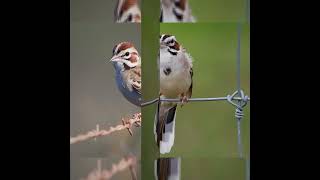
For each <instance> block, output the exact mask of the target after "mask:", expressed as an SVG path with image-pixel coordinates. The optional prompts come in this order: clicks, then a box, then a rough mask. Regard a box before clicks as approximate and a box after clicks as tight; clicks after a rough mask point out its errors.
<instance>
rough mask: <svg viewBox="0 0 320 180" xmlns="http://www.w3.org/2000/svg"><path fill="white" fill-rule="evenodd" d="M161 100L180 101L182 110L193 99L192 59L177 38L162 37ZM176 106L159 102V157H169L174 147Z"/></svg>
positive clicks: (171, 103) (156, 120)
mask: <svg viewBox="0 0 320 180" xmlns="http://www.w3.org/2000/svg"><path fill="white" fill-rule="evenodd" d="M159 56H160V57H159V60H158V66H159V72H160V94H159V95H160V98H172V99H175V98H179V99H180V100H181V106H182V105H184V104H185V103H186V102H187V101H188V99H189V98H190V97H191V95H192V84H193V81H192V77H193V69H192V66H193V65H192V58H191V56H190V55H189V54H188V53H187V52H186V49H184V48H183V47H182V46H181V45H180V44H179V43H178V42H177V40H176V38H175V36H172V35H168V34H163V35H161V36H160V50H159ZM176 108H177V103H175V102H160V103H158V110H157V114H156V119H155V127H154V134H155V138H156V141H157V145H158V147H159V148H160V153H161V154H164V153H169V152H170V151H171V148H172V146H173V143H174V134H175V118H176Z"/></svg>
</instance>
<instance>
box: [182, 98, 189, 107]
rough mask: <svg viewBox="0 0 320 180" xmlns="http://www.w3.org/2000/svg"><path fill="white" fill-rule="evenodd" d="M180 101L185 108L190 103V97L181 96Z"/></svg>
mask: <svg viewBox="0 0 320 180" xmlns="http://www.w3.org/2000/svg"><path fill="white" fill-rule="evenodd" d="M180 101H181V107H182V106H184V105H185V104H187V102H188V97H187V96H181V97H180Z"/></svg>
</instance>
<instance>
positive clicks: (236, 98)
mask: <svg viewBox="0 0 320 180" xmlns="http://www.w3.org/2000/svg"><path fill="white" fill-rule="evenodd" d="M158 100H159V98H156V99H153V100H151V101H147V102H144V103H142V104H141V107H145V106H148V105H151V104H154V103H157V102H158ZM227 100H228V96H227V97H212V98H190V99H188V102H198V101H227ZM232 100H242V99H241V97H233V98H232ZM160 101H162V102H177V103H179V102H181V100H180V99H166V98H161V99H160ZM247 101H250V98H249V97H248V98H247Z"/></svg>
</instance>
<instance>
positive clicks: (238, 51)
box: [237, 21, 242, 158]
mask: <svg viewBox="0 0 320 180" xmlns="http://www.w3.org/2000/svg"><path fill="white" fill-rule="evenodd" d="M237 38H238V41H237V89H238V95H240V92H241V85H240V84H241V80H240V73H241V72H240V65H241V61H240V56H241V21H239V22H238V28H237ZM239 105H240V106H241V101H239ZM237 129H238V154H239V156H240V158H242V143H241V118H237Z"/></svg>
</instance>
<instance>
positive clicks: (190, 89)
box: [186, 68, 193, 98]
mask: <svg viewBox="0 0 320 180" xmlns="http://www.w3.org/2000/svg"><path fill="white" fill-rule="evenodd" d="M190 76H191V85H190V87H189V90H188V92H187V93H186V94H187V97H188V98H191V96H192V85H193V80H192V78H193V69H192V68H191V69H190Z"/></svg>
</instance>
